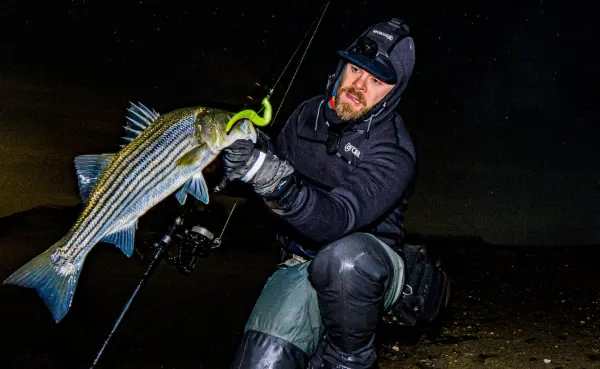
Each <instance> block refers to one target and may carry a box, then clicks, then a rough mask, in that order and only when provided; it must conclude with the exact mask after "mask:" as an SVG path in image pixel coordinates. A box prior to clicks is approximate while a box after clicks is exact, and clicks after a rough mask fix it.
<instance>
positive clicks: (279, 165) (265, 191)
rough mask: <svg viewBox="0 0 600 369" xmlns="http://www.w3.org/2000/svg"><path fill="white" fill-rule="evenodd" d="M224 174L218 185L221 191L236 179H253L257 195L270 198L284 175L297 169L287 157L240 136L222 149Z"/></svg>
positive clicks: (244, 180) (251, 180)
mask: <svg viewBox="0 0 600 369" xmlns="http://www.w3.org/2000/svg"><path fill="white" fill-rule="evenodd" d="M221 164H222V166H223V177H222V178H221V181H220V182H219V184H218V185H217V186H216V187H215V192H219V191H222V190H223V189H225V187H227V185H228V184H229V183H231V182H232V181H235V180H241V181H242V182H246V183H250V184H251V185H252V188H253V189H254V192H256V193H257V194H258V195H260V196H263V197H267V198H270V197H272V196H270V195H273V191H274V190H275V189H276V188H277V187H278V184H279V183H280V182H282V180H283V179H286V178H287V177H289V176H291V175H292V174H293V173H294V168H292V166H291V165H290V164H289V163H288V162H287V161H285V160H281V159H279V158H278V157H277V156H275V155H274V154H271V153H268V152H267V153H265V152H263V151H260V150H258V149H256V148H255V147H254V144H253V143H252V141H250V140H237V141H235V142H234V143H233V144H231V145H230V146H229V147H227V148H226V149H224V150H223V151H222V153H221Z"/></svg>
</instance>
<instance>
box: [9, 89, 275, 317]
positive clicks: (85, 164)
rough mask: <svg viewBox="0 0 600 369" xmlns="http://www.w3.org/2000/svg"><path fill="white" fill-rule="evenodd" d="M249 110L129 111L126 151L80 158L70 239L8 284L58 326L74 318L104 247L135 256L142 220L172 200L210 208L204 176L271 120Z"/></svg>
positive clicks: (24, 268) (133, 107) (267, 109)
mask: <svg viewBox="0 0 600 369" xmlns="http://www.w3.org/2000/svg"><path fill="white" fill-rule="evenodd" d="M263 106H264V107H265V116H264V117H260V116H258V115H257V114H256V113H254V112H253V111H249V110H245V111H243V112H240V113H238V114H236V115H235V116H232V114H229V113H228V112H226V111H223V110H218V109H212V108H206V107H194V108H182V109H178V110H175V111H172V112H170V113H167V114H164V115H159V114H158V113H157V112H156V111H154V110H150V109H148V108H146V107H145V106H143V105H142V104H133V103H132V104H131V106H130V108H129V109H127V111H128V115H127V117H126V118H127V121H128V122H127V125H126V126H125V130H126V132H127V133H126V136H125V137H123V138H124V139H125V144H124V145H122V149H121V150H120V151H119V152H117V153H115V154H99V155H82V156H78V157H76V158H75V168H76V173H77V179H78V182H79V194H80V196H81V200H82V201H83V204H84V205H83V210H82V212H81V214H80V215H79V217H78V218H77V220H76V222H75V224H74V225H73V226H72V227H71V229H70V230H69V232H68V233H67V234H66V235H65V236H64V237H63V238H62V239H60V240H59V241H58V242H56V243H55V244H54V245H52V246H51V247H50V248H49V249H47V250H46V251H45V252H43V253H41V254H40V255H38V256H37V257H35V258H34V259H32V260H31V261H29V262H28V263H27V264H25V265H24V266H22V267H21V268H20V269H18V270H17V271H15V272H14V273H13V274H12V275H10V276H9V277H8V278H7V279H6V280H5V281H4V283H6V284H13V285H18V286H22V287H28V288H34V289H36V290H37V291H38V293H39V295H40V296H41V297H42V299H43V300H44V302H45V303H46V305H47V306H48V308H49V309H50V311H51V313H52V316H53V317H54V320H55V321H56V322H57V323H58V322H59V321H61V320H62V319H63V318H64V316H65V315H66V314H67V312H68V310H69V308H70V306H71V303H72V300H73V295H74V293H75V288H76V285H77V280H78V278H79V275H80V272H81V269H82V266H83V263H84V261H85V258H86V256H87V255H88V253H89V252H90V251H91V249H92V248H93V247H94V246H95V245H96V244H97V243H99V242H106V243H112V244H114V245H115V246H117V247H119V248H120V249H121V250H122V251H123V253H124V254H125V255H127V256H128V257H130V256H131V255H132V254H133V249H134V236H135V230H136V228H137V222H138V219H139V218H140V217H141V216H142V215H143V214H144V213H146V212H147V211H148V210H150V209H151V208H152V207H154V206H155V205H156V204H158V203H159V202H161V201H162V200H164V199H165V198H166V197H168V196H169V195H171V194H173V193H174V194H175V196H176V198H177V200H178V201H179V202H180V203H181V204H184V203H185V201H186V199H187V195H188V194H190V195H192V196H193V197H195V198H196V199H198V200H199V201H202V202H204V203H208V201H209V191H208V188H207V185H206V182H205V180H204V177H203V175H202V170H203V169H204V168H205V167H206V166H208V165H209V164H210V163H211V162H212V161H213V160H214V159H215V158H217V156H218V155H219V153H220V152H221V150H223V149H224V148H226V147H228V146H229V145H231V144H232V143H233V142H234V141H236V140H238V139H246V140H251V141H252V142H256V130H255V129H254V127H253V125H252V123H255V124H257V125H265V124H268V123H269V121H270V114H271V107H270V104H269V102H268V100H267V99H264V100H263Z"/></svg>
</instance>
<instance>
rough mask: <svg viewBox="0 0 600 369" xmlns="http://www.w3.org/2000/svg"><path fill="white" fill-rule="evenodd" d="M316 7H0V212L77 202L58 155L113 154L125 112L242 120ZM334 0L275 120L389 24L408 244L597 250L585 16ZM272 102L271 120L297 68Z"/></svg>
mask: <svg viewBox="0 0 600 369" xmlns="http://www.w3.org/2000/svg"><path fill="white" fill-rule="evenodd" d="M322 4H323V2H322V1H320V2H319V1H287V2H274V1H263V2H260V3H258V2H257V3H254V2H244V3H239V4H235V5H234V3H233V2H211V3H208V2H204V3H201V2H195V3H191V4H187V3H184V2H179V1H168V2H167V1H135V2H134V1H122V2H119V4H118V5H117V4H116V2H115V3H110V2H103V3H102V4H99V3H98V2H87V1H63V2H46V3H41V2H32V1H18V2H17V1H5V2H3V4H2V5H0V17H1V19H0V83H1V84H2V85H1V86H0V150H2V152H1V154H2V158H1V159H0V170H1V171H2V172H3V173H4V174H3V175H2V177H0V194H1V196H2V197H1V198H0V208H1V210H2V212H1V214H0V216H3V215H8V214H10V213H12V212H16V211H21V210H25V209H27V208H30V207H33V206H36V205H40V204H68V203H73V202H76V201H77V199H76V194H77V192H76V187H75V179H74V178H75V177H74V175H73V169H72V158H73V156H75V155H78V154H82V153H93V152H98V151H109V150H113V151H114V150H115V149H116V148H117V145H118V144H119V143H120V142H119V136H120V135H121V133H122V132H121V129H122V128H121V125H122V124H123V123H124V121H125V120H124V118H123V116H124V112H125V108H126V107H127V105H128V101H141V102H143V103H144V104H146V105H147V106H150V107H152V108H154V109H156V110H158V111H159V112H166V111H169V110H171V109H174V108H178V107H183V106H190V105H197V104H201V105H212V106H218V107H227V108H229V109H231V110H234V111H235V110H239V109H242V108H243V107H244V106H245V104H247V103H249V102H250V100H249V99H248V98H247V96H252V97H254V98H255V99H258V100H260V98H261V97H262V94H264V91H262V90H260V89H259V88H257V87H256V86H255V85H254V84H255V83H256V82H259V83H260V84H262V85H265V84H266V85H269V86H271V85H272V84H273V83H274V81H275V79H276V78H277V76H278V74H279V73H280V72H281V71H282V69H283V67H284V66H285V64H286V63H287V61H288V59H289V57H290V56H291V54H292V52H293V51H294V49H295V47H296V46H297V45H298V42H299V41H300V40H301V39H302V37H303V36H304V34H305V33H306V32H307V30H308V27H309V25H310V23H311V22H312V21H313V19H314V18H315V17H316V16H317V15H318V13H319V9H320V8H319V7H320V6H321V5H322ZM592 4H593V2H588V1H586V2H584V1H580V0H577V1H572V2H569V3H568V5H567V3H564V2H557V1H540V0H537V1H522V2H490V3H484V2H479V1H457V2H452V3H451V4H445V2H375V1H368V0H367V1H344V2H341V1H333V2H331V4H330V6H329V8H328V10H327V13H326V15H325V17H324V19H323V21H322V23H321V26H320V28H319V30H318V32H317V34H316V36H315V38H314V40H313V43H312V46H311V48H310V50H309V51H308V54H307V56H306V59H305V60H304V62H303V63H302V65H301V68H300V70H299V72H298V75H297V76H296V79H295V82H294V84H293V85H292V88H291V89H290V93H289V95H288V96H287V98H286V99H285V102H284V104H283V106H282V108H281V112H280V113H279V115H278V119H277V120H276V121H275V123H274V124H275V126H274V129H275V131H276V130H277V127H280V126H281V124H282V123H283V119H284V118H285V117H286V116H287V115H288V114H289V113H290V112H291V111H292V110H293V108H294V107H295V106H296V105H297V104H299V103H300V102H301V101H303V100H304V99H307V98H309V97H311V96H313V95H316V94H320V93H322V92H323V90H324V88H325V79H326V76H327V74H329V73H331V72H333V70H334V68H335V64H336V62H337V59H336V55H335V51H336V50H338V49H342V48H344V47H346V46H347V45H348V44H350V43H351V42H352V41H353V39H354V38H355V37H357V36H358V35H359V34H360V33H361V32H362V31H363V30H364V29H365V28H366V27H368V26H370V25H371V24H372V23H374V22H377V21H382V20H388V19H389V18H391V17H393V16H399V17H402V18H404V19H405V20H406V21H407V22H408V24H409V25H410V26H411V30H412V33H413V35H414V38H415V44H416V50H417V64H416V69H415V73H414V75H413V78H412V81H411V83H410V85H409V88H408V89H407V91H406V93H405V96H404V99H403V101H402V102H401V106H400V108H399V111H400V113H401V114H402V116H403V117H404V119H405V122H406V125H407V127H408V129H409V131H410V133H411V135H412V136H413V138H414V140H415V143H416V145H417V148H418V154H419V158H420V173H419V182H418V188H417V191H416V193H415V195H414V196H413V198H412V201H411V207H410V209H409V212H408V214H407V228H408V230H409V231H410V232H413V233H421V234H426V235H461V236H463V235H466V236H475V237H482V238H483V239H484V240H486V241H488V242H492V243H501V244H570V245H572V244H597V243H599V241H600V230H599V229H600V227H599V225H600V224H599V222H600V210H599V209H600V196H599V194H598V193H599V191H598V190H599V184H600V175H599V174H600V173H599V169H598V168H599V165H600V156H599V155H598V154H600V149H598V148H597V145H596V140H597V139H598V137H599V135H598V134H599V133H600V132H599V131H600V128H599V127H598V125H597V119H598V116H599V114H598V113H599V109H598V106H597V104H596V101H597V100H598V81H599V79H598V77H599V73H598V71H599V69H598V67H597V65H598V62H599V61H600V60H599V58H598V57H597V56H596V55H597V54H598V41H597V39H598V34H599V32H598V31H597V30H596V29H597V24H595V22H596V19H597V15H598V11H597V10H598V9H597V8H598V5H595V4H593V5H592ZM298 62H299V58H297V59H295V61H294V62H292V64H291V66H290V69H288V71H287V73H286V74H285V75H284V77H283V79H282V82H281V83H280V84H279V85H278V87H277V90H276V91H275V93H274V95H273V97H272V102H273V104H274V105H275V107H276V108H277V107H278V106H279V104H280V103H281V100H282V97H283V94H284V92H285V90H286V88H287V85H288V83H289V82H290V80H291V77H292V74H293V72H294V70H295V68H296V66H297V65H298Z"/></svg>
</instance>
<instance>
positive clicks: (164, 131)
mask: <svg viewBox="0 0 600 369" xmlns="http://www.w3.org/2000/svg"><path fill="white" fill-rule="evenodd" d="M191 113H193V115H192V114H191ZM197 113H199V112H198V111H197V110H196V111H193V110H190V109H188V110H187V114H185V112H182V114H180V115H181V119H178V120H177V122H176V123H173V119H160V118H159V119H158V120H157V121H155V122H154V124H152V125H150V126H149V127H148V128H146V130H145V131H144V132H142V134H141V135H140V136H138V138H137V139H136V140H134V141H133V142H132V143H131V144H130V145H128V146H127V147H126V148H124V149H123V150H122V151H121V152H120V153H119V154H118V155H116V157H115V158H113V160H112V161H111V162H110V163H109V165H108V167H107V169H106V170H105V172H104V173H103V174H105V173H106V175H102V176H101V177H100V178H99V180H98V183H97V185H96V186H97V187H98V188H97V189H96V190H94V191H93V193H94V195H95V196H93V197H91V198H90V201H89V202H88V206H87V207H86V209H85V210H84V211H83V212H82V216H80V219H79V221H78V222H77V223H76V224H75V226H74V227H73V230H74V232H73V233H74V235H73V237H71V238H70V240H69V241H68V242H67V243H66V244H65V246H64V247H63V250H64V251H67V250H69V251H70V252H68V253H67V254H66V255H65V256H66V257H73V252H75V253H76V254H77V255H79V254H80V252H77V251H83V249H85V245H86V244H88V243H90V241H91V235H90V232H93V231H94V229H96V228H97V225H98V224H99V223H103V224H104V226H103V227H102V228H106V226H108V225H109V223H110V222H106V221H107V219H106V217H105V215H106V214H110V213H113V212H114V211H115V205H114V204H115V203H116V204H119V200H120V197H119V196H117V195H116V194H117V193H119V192H122V193H124V192H130V191H129V190H132V189H134V188H135V187H133V186H132V185H131V184H130V185H129V186H126V188H124V186H123V183H124V182H125V183H127V177H130V178H143V177H144V175H143V174H140V172H141V171H143V170H144V169H150V168H146V167H150V166H151V167H152V168H156V163H154V161H156V158H157V157H158V158H160V157H164V154H163V153H164V151H165V150H166V149H167V148H169V149H171V150H172V149H173V148H174V147H173V146H172V142H170V141H169V139H171V141H172V140H174V139H176V138H177V137H173V135H174V133H173V132H172V129H173V128H174V129H175V130H176V131H177V128H178V127H179V126H181V125H182V124H183V125H186V124H187V125H190V123H191V128H192V129H193V119H191V118H194V117H195V116H196V115H197ZM185 115H187V117H185ZM184 118H188V119H187V122H186V119H184ZM180 133H181V132H180ZM161 135H162V136H163V137H160V136H161ZM188 135H189V132H188ZM170 145H171V146H170ZM148 164H150V165H148ZM144 165H145V166H144ZM123 168H134V169H133V172H132V170H123ZM152 170H155V169H152ZM133 192H136V191H133ZM107 201H108V203H106V202H107ZM96 213H97V214H96ZM98 231H100V229H96V232H93V233H94V234H97V233H98ZM74 244H80V246H83V247H73V245H74ZM80 248H81V249H82V250H77V249H80Z"/></svg>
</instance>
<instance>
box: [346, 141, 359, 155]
mask: <svg viewBox="0 0 600 369" xmlns="http://www.w3.org/2000/svg"><path fill="white" fill-rule="evenodd" d="M344 150H346V152H348V151H352V154H354V156H356V157H357V158H360V151H358V149H357V148H356V147H354V146H352V144H351V143H350V142H348V143H347V144H346V146H345V147H344Z"/></svg>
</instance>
